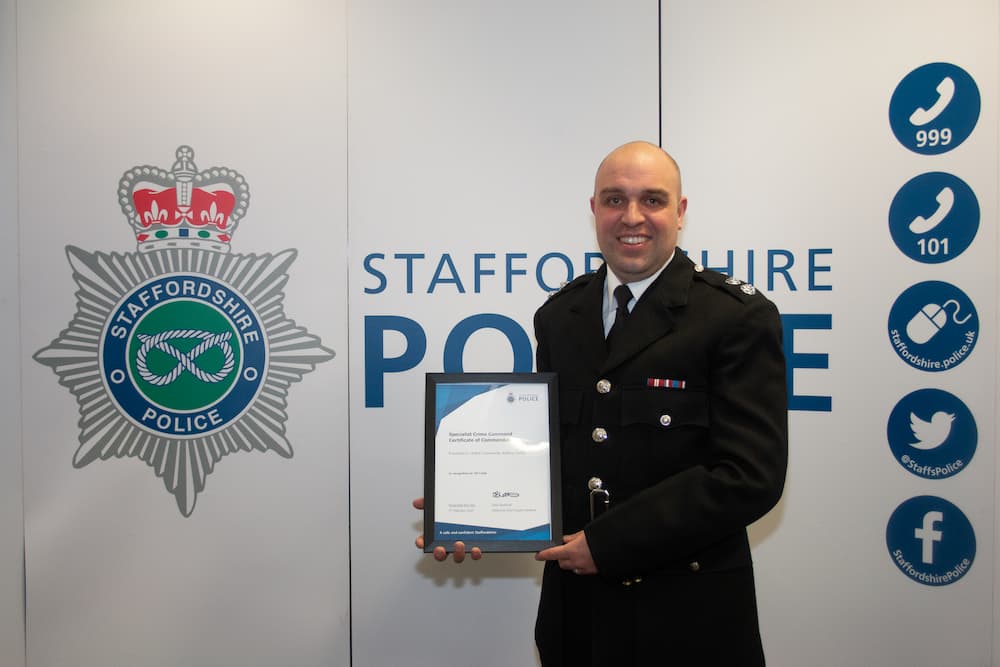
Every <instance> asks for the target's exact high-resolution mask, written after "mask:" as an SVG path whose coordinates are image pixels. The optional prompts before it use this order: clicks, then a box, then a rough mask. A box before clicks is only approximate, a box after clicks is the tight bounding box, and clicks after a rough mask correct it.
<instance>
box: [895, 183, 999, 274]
mask: <svg viewBox="0 0 1000 667" xmlns="http://www.w3.org/2000/svg"><path fill="white" fill-rule="evenodd" d="M979 216H980V211H979V201H978V200H977V199H976V194H975V193H974V192H973V191H972V188H970V187H969V186H968V185H966V183H965V181H963V180H962V179H960V178H958V177H957V176H952V175H951V174H946V173H943V172H940V171H933V172H930V173H927V174H921V175H920V176H917V177H915V178H912V179H910V180H909V181H907V183H906V184H905V185H904V186H903V187H902V188H901V189H900V190H899V192H897V193H896V196H895V197H894V198H893V200H892V205H891V206H890V207H889V233H890V234H892V240H893V241H894V242H895V243H896V247H898V248H899V249H900V250H901V251H902V252H903V254H904V255H906V256H907V257H909V258H910V259H912V260H916V261H918V262H923V263H924V264H940V263H941V262H947V261H948V260H950V259H954V258H955V257H958V256H959V255H961V254H962V252H963V251H964V250H965V249H966V248H968V247H969V245H971V244H972V240H973V239H974V238H975V237H976V232H977V231H978V230H979Z"/></svg>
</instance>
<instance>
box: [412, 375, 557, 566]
mask: <svg viewBox="0 0 1000 667" xmlns="http://www.w3.org/2000/svg"><path fill="white" fill-rule="evenodd" d="M426 398H427V411H426V415H427V424H426V436H425V470H424V487H425V488H424V531H425V533H426V535H425V546H424V551H427V552H430V551H433V550H434V548H435V547H437V546H444V547H445V548H447V549H448V550H449V551H450V550H451V548H452V545H453V544H454V543H455V542H456V541H462V542H465V545H466V548H471V547H474V546H476V547H479V548H480V549H482V550H483V551H484V552H485V551H538V550H540V549H544V548H546V547H549V546H552V545H554V544H557V543H561V541H562V540H561V537H562V532H561V527H562V526H561V509H560V504H559V488H560V487H559V483H558V482H559V456H558V452H559V447H558V437H559V428H558V419H557V416H556V404H557V399H556V376H555V374H554V373H428V374H427V397H426Z"/></svg>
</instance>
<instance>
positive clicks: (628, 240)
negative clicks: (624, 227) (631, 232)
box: [618, 236, 647, 245]
mask: <svg viewBox="0 0 1000 667" xmlns="http://www.w3.org/2000/svg"><path fill="white" fill-rule="evenodd" d="M646 238H647V237H645V236H619V237H618V240H619V241H620V242H622V243H624V244H625V245H639V244H640V243H642V242H644V241H645V240H646Z"/></svg>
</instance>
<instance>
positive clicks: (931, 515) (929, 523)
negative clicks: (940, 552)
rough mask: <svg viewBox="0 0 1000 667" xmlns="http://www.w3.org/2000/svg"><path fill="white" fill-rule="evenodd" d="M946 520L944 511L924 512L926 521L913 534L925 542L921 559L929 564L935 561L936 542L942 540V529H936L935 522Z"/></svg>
mask: <svg viewBox="0 0 1000 667" xmlns="http://www.w3.org/2000/svg"><path fill="white" fill-rule="evenodd" d="M943 520H944V514H943V513H942V512H927V513H926V514H924V523H923V525H922V526H921V527H920V528H917V529H916V530H914V531H913V536H914V537H915V538H917V539H918V540H920V541H921V543H923V549H922V550H921V552H920V560H922V561H923V562H924V563H927V564H928V565H930V564H932V563H933V562H934V543H935V542H940V541H941V531H940V530H935V529H934V524H938V523H941V521H943Z"/></svg>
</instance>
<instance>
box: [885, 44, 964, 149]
mask: <svg viewBox="0 0 1000 667" xmlns="http://www.w3.org/2000/svg"><path fill="white" fill-rule="evenodd" d="M980 105H981V99H980V95H979V87H978V86H977V85H976V82H975V80H974V79H973V78H972V77H971V76H969V74H968V72H966V71H965V70H964V69H962V68H961V67H958V66H956V65H952V64H950V63H930V64H927V65H923V66H921V67H918V68H917V69H915V70H913V71H912V72H910V73H909V74H907V75H906V76H905V77H903V80H902V81H900V82H899V85H898V86H896V90H895V91H894V92H893V94H892V99H891V100H890V101H889V125H890V126H892V133H893V134H895V135H896V139H898V140H899V143H901V144H903V146H905V147H906V148H908V149H910V150H911V151H913V152H914V153H920V154H921V155H938V154H940V153H946V152H948V151H950V150H951V149H952V148H955V147H956V146H958V145H959V144H961V143H962V142H963V141H965V140H966V139H968V138H969V135H970V134H972V131H973V130H974V129H975V127H976V123H977V122H978V121H979V110H980Z"/></svg>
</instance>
